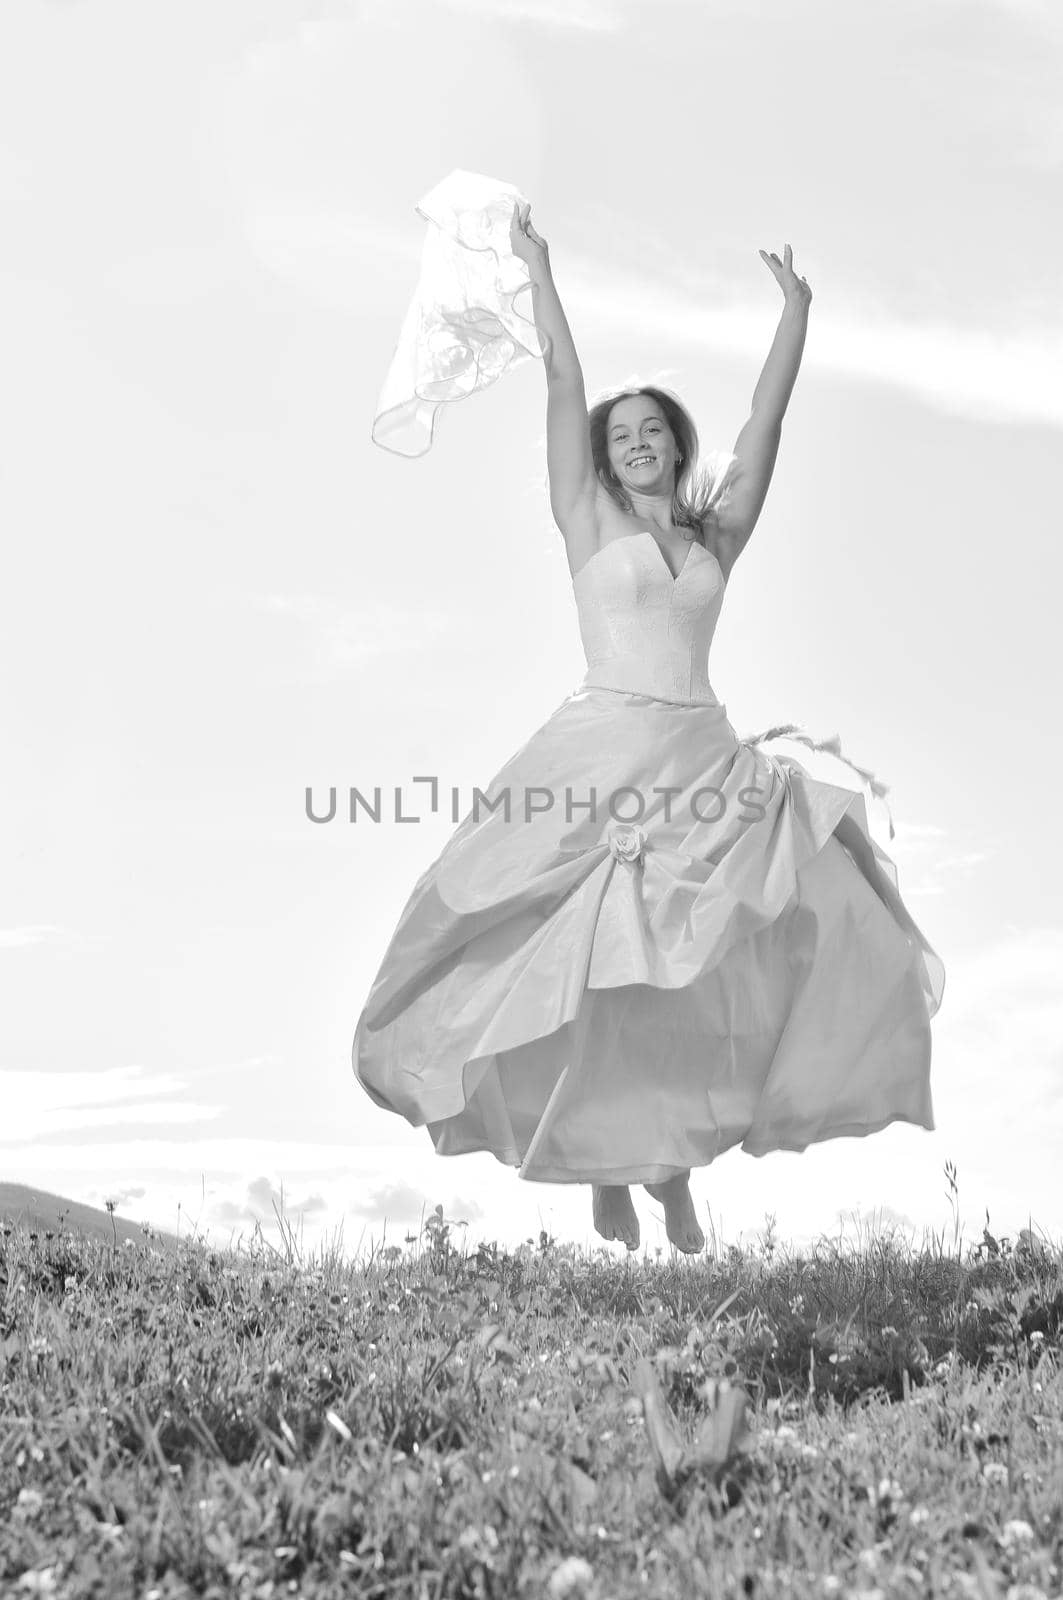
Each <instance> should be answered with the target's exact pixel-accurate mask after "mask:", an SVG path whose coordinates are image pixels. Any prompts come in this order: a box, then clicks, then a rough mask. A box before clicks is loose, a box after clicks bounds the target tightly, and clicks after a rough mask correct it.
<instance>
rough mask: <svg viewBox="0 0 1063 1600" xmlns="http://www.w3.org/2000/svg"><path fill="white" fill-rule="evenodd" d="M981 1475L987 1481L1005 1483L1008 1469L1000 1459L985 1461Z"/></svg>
mask: <svg viewBox="0 0 1063 1600" xmlns="http://www.w3.org/2000/svg"><path fill="white" fill-rule="evenodd" d="M982 1477H983V1478H984V1479H985V1481H986V1482H987V1483H1007V1481H1008V1469H1007V1467H1006V1466H1005V1465H1004V1463H1003V1462H1002V1461H987V1462H986V1464H985V1466H984V1467H983V1468H982Z"/></svg>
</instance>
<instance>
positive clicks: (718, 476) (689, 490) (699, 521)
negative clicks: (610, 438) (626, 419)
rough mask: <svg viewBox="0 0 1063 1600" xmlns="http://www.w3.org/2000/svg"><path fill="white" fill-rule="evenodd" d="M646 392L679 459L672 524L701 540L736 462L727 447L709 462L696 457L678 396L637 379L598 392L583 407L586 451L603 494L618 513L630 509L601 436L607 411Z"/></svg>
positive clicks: (690, 422) (689, 421)
mask: <svg viewBox="0 0 1063 1600" xmlns="http://www.w3.org/2000/svg"><path fill="white" fill-rule="evenodd" d="M639 395H648V396H649V398H650V399H651V400H655V401H656V402H657V404H658V405H659V406H660V408H661V410H662V411H663V412H664V415H665V419H666V421H667V423H668V426H669V427H670V428H671V430H672V432H673V434H674V435H675V439H676V443H677V444H678V446H679V453H680V455H681V456H682V457H683V460H682V462H681V464H680V465H679V467H678V468H677V469H676V475H675V492H674V494H673V496H672V521H673V522H674V523H675V525H676V527H677V528H687V529H690V530H691V531H690V538H691V539H697V540H698V541H699V542H700V543H702V544H704V542H705V527H706V524H707V523H708V522H709V520H710V519H711V517H712V515H713V513H714V511H715V510H716V509H717V507H718V506H719V504H720V500H721V499H722V496H723V491H724V479H725V478H726V476H727V471H728V468H729V467H730V465H731V463H732V462H733V461H734V460H735V457H734V456H733V455H732V454H731V452H730V451H724V452H720V451H716V452H714V453H713V455H712V457H711V458H710V464H709V465H704V464H702V463H701V462H700V461H699V451H700V445H699V443H698V430H697V428H696V427H695V426H694V419H693V417H692V416H691V415H690V412H689V411H688V410H687V408H686V407H685V406H684V405H683V403H682V401H681V400H680V399H679V398H678V396H676V395H674V394H673V393H672V392H671V390H670V389H659V388H658V387H657V386H656V385H655V384H647V383H640V384H637V385H635V386H634V387H633V388H627V389H611V390H609V391H608V392H607V393H605V394H604V395H601V396H599V397H598V398H597V399H596V400H595V401H594V403H593V404H592V405H590V406H588V408H587V419H588V421H589V423H590V430H591V454H592V456H593V458H594V470H595V472H596V473H597V475H598V481H599V482H600V483H601V485H602V488H603V489H604V490H605V492H606V493H607V494H608V495H610V496H611V497H612V498H613V500H615V501H616V503H617V505H618V506H619V507H620V509H621V510H622V511H626V512H629V513H632V514H633V513H634V509H635V508H634V506H633V504H632V502H631V496H630V495H629V494H628V492H627V490H626V489H625V488H624V486H623V484H622V483H621V482H620V479H619V478H618V477H617V476H616V473H615V472H614V471H613V469H612V467H611V466H610V465H609V447H608V444H607V440H606V434H607V432H608V423H609V413H610V411H611V410H612V408H613V406H614V405H615V404H616V402H617V401H618V400H628V399H635V398H637V397H638V396H639Z"/></svg>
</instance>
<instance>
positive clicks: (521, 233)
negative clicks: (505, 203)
mask: <svg viewBox="0 0 1063 1600" xmlns="http://www.w3.org/2000/svg"><path fill="white" fill-rule="evenodd" d="M530 216H531V204H530V203H529V204H527V205H523V206H522V205H521V204H520V202H519V201H517V200H514V202H513V215H512V217H511V218H510V222H509V243H510V248H511V249H512V251H513V254H514V255H515V256H519V257H520V259H521V260H522V261H523V262H525V263H526V264H527V266H528V267H529V268H530V269H531V270H532V271H534V270H535V269H536V268H537V267H549V265H550V246H549V245H548V244H547V242H546V240H545V239H544V238H542V236H541V235H540V234H538V233H536V231H535V229H534V228H533V227H532V225H531V223H530V222H529V220H528V219H529V217H530Z"/></svg>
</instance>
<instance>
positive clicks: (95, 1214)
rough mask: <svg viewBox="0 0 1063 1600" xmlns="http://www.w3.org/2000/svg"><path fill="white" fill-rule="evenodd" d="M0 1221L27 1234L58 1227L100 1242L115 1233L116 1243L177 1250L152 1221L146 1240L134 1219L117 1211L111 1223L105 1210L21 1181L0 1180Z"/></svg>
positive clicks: (108, 1241) (111, 1239) (173, 1239)
mask: <svg viewBox="0 0 1063 1600" xmlns="http://www.w3.org/2000/svg"><path fill="white" fill-rule="evenodd" d="M60 1218H62V1220H61V1221H60ZM0 1221H2V1222H6V1223H10V1224H12V1225H13V1226H15V1227H20V1228H24V1229H26V1231H27V1232H31V1233H44V1232H45V1230H46V1229H49V1228H50V1229H51V1230H52V1231H53V1232H54V1233H58V1231H59V1228H60V1226H62V1227H63V1228H64V1229H66V1230H67V1232H69V1233H80V1234H83V1235H84V1236H85V1237H86V1238H88V1239H98V1240H100V1242H101V1243H103V1244H113V1243H114V1240H115V1235H116V1234H117V1236H118V1243H119V1244H122V1243H123V1241H124V1240H126V1239H132V1240H133V1242H134V1244H147V1245H149V1246H151V1247H152V1248H154V1249H156V1250H173V1251H176V1250H177V1249H178V1241H177V1238H176V1237H175V1235H174V1234H172V1233H162V1232H160V1231H159V1230H158V1229H157V1228H156V1227H155V1225H154V1224H152V1229H151V1238H150V1239H148V1238H147V1237H146V1236H145V1234H144V1233H143V1231H142V1230H141V1227H140V1224H139V1223H138V1222H126V1220H125V1219H124V1218H123V1217H120V1216H119V1215H118V1213H117V1212H115V1215H114V1219H113V1226H112V1218H111V1215H110V1212H108V1211H98V1210H97V1209H96V1207H95V1206H85V1205H81V1204H80V1202H79V1201H77V1200H64V1199H63V1197H62V1195H58V1194H48V1193H46V1191H45V1190H44V1189H30V1188H27V1186H26V1185H25V1184H23V1183H0Z"/></svg>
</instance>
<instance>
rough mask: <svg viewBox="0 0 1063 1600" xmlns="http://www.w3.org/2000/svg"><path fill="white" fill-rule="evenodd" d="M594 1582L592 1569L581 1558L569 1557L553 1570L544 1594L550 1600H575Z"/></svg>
mask: <svg viewBox="0 0 1063 1600" xmlns="http://www.w3.org/2000/svg"><path fill="white" fill-rule="evenodd" d="M593 1582H594V1568H593V1567H592V1566H591V1564H590V1562H589V1561H584V1559H583V1557H582V1556H569V1557H568V1558H567V1559H566V1560H564V1561H562V1562H561V1564H560V1566H557V1567H555V1568H554V1570H553V1572H552V1573H551V1575H550V1581H549V1583H548V1584H547V1586H546V1592H547V1594H548V1595H549V1596H550V1600H576V1597H577V1596H580V1595H583V1594H585V1593H586V1591H587V1589H588V1587H589V1586H590V1584H592V1583H593Z"/></svg>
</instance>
